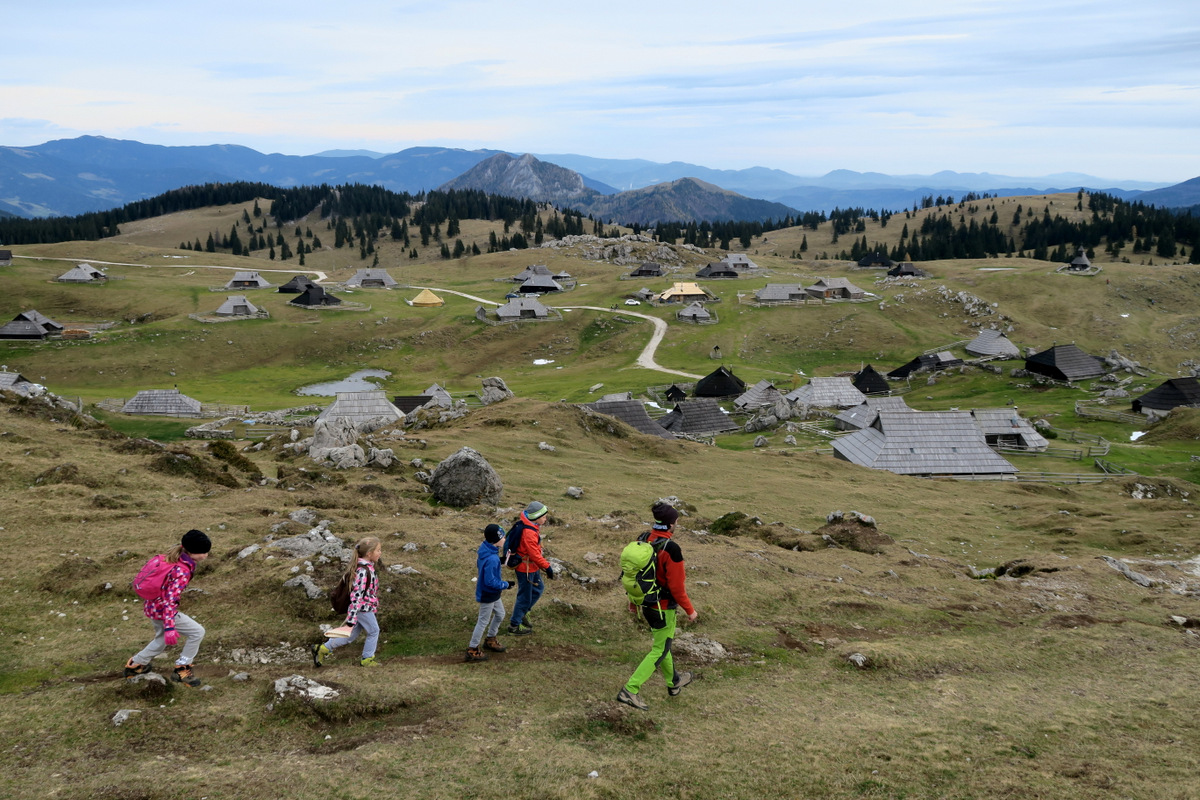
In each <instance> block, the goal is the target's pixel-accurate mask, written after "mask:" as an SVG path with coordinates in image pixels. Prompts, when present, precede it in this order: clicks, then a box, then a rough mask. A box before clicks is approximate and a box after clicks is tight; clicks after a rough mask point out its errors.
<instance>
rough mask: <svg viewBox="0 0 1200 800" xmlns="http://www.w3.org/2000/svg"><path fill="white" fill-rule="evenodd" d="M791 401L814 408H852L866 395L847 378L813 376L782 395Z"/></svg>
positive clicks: (862, 401)
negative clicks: (797, 387)
mask: <svg viewBox="0 0 1200 800" xmlns="http://www.w3.org/2000/svg"><path fill="white" fill-rule="evenodd" d="M784 397H786V398H787V399H788V400H790V401H792V402H793V403H803V404H804V405H807V406H813V407H814V408H853V407H854V406H857V405H860V404H861V403H864V402H866V399H867V396H866V395H864V394H863V393H862V392H860V391H859V390H858V389H855V388H854V384H853V383H851V382H850V379H849V378H845V377H841V378H813V379H811V380H810V381H809V382H808V383H806V384H805V385H803V386H801V387H800V388H799V389H795V390H793V391H790V392H788V393H787V394H785V395H784Z"/></svg>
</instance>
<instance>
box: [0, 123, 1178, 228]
mask: <svg viewBox="0 0 1200 800" xmlns="http://www.w3.org/2000/svg"><path fill="white" fill-rule="evenodd" d="M484 162H487V163H486V165H484ZM481 166H482V167H483V172H479V171H475V172H472V170H473V169H474V168H477V167H481ZM231 181H252V182H262V183H269V184H272V185H276V186H283V187H288V186H302V185H313V184H322V183H324V184H330V185H338V184H346V183H365V184H373V185H379V186H382V187H384V188H386V189H390V190H392V191H397V192H410V193H417V192H421V191H424V190H429V189H435V188H440V187H446V188H451V187H455V186H461V187H465V186H470V187H472V188H481V189H484V190H486V191H491V192H497V193H505V194H508V193H512V194H514V195H515V196H529V197H534V198H535V199H545V200H547V201H550V202H554V203H556V204H561V205H569V206H571V207H574V208H577V209H579V210H582V211H585V212H587V213H591V214H593V215H596V216H599V217H602V218H605V219H616V220H617V221H620V222H634V221H638V222H642V223H647V222H651V221H654V220H656V219H668V218H670V219H709V220H717V219H745V220H754V219H766V218H767V217H772V218H776V219H778V218H780V217H782V216H785V215H787V214H788V213H793V214H794V213H795V212H796V211H801V212H803V211H826V212H828V211H830V210H832V209H833V208H835V207H840V208H848V207H854V206H861V207H863V208H876V209H881V210H882V209H893V210H895V209H902V208H906V207H911V206H912V205H913V204H914V203H919V202H920V200H921V198H923V197H926V196H928V197H934V196H938V195H942V196H951V195H953V196H956V197H960V196H962V195H963V194H966V193H967V192H975V193H984V192H988V193H991V194H995V195H1024V194H1045V193H1049V192H1053V191H1066V190H1074V189H1076V188H1079V187H1085V188H1089V189H1097V190H1101V191H1105V192H1108V193H1110V194H1113V195H1116V196H1118V197H1122V198H1124V199H1144V200H1145V201H1146V202H1148V203H1149V202H1153V203H1156V204H1158V205H1163V206H1169V207H1188V206H1192V205H1195V204H1197V203H1200V179H1196V180H1193V181H1188V182H1186V183H1182V184H1178V185H1176V186H1172V187H1168V186H1166V185H1165V184H1161V183H1152V182H1145V181H1109V180H1105V179H1101V178H1096V177H1094V176H1089V175H1082V174H1077V173H1060V174H1056V175H1050V176H1044V177H1041V178H1030V177H1022V178H1013V177H1008V176H1001V175H992V174H989V173H956V172H939V173H936V174H934V175H885V174H882V173H860V172H854V171H851V170H835V171H833V172H830V173H828V174H826V175H823V176H819V177H803V176H798V175H793V174H791V173H788V172H784V171H782V170H777V169H768V168H765V167H751V168H749V169H743V170H717V169H711V168H708V167H703V166H700V165H695V164H686V163H683V162H671V163H667V164H661V163H655V162H651V161H645V160H641V159H601V158H592V157H589V156H582V155H570V154H558V155H541V156H538V155H529V154H525V155H521V156H514V155H512V154H509V153H506V152H503V151H499V150H462V149H456V148H444V147H413V148H408V149H406V150H401V151H399V152H397V153H391V154H379V153H374V152H370V151H358V150H356V151H327V152H325V153H320V154H317V155H309V156H290V155H282V154H279V153H273V154H269V155H268V154H263V153H260V152H258V151H256V150H253V149H251V148H248V147H242V146H239V145H227V144H226V145H206V146H187V147H167V146H163V145H151V144H143V143H141V142H135V141H127V140H118V139H109V138H104V137H96V136H81V137H78V138H75V139H61V140H55V141H51V142H46V143H44V144H40V145H35V146H31V147H0V213H5V212H7V213H11V214H15V215H18V216H24V217H43V216H63V215H75V214H81V213H86V212H89V211H101V210H105V209H109V208H114V207H118V206H121V205H124V204H126V203H129V202H133V201H135V200H141V199H145V198H149V197H154V196H156V195H158V194H161V193H163V192H166V191H169V190H171V189H175V188H179V187H181V186H187V185H194V184H203V183H221V182H231ZM522 182H524V183H522ZM522 186H524V187H525V188H522ZM535 189H536V190H537V191H542V192H546V194H544V195H542V196H537V195H535V194H530V193H528V192H532V191H534V190H535ZM1155 190H1158V191H1161V192H1164V194H1161V195H1158V196H1157V199H1152V198H1155V197H1156V195H1155Z"/></svg>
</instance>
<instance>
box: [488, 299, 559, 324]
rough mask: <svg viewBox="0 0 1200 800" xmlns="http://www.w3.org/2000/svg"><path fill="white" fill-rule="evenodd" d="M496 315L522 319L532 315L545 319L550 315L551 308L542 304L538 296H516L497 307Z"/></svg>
mask: <svg viewBox="0 0 1200 800" xmlns="http://www.w3.org/2000/svg"><path fill="white" fill-rule="evenodd" d="M496 315H497V316H498V317H500V319H521V318H522V317H530V316H532V317H534V318H536V319H543V318H545V317H548V316H550V309H548V308H546V307H545V306H544V305H542V304H541V302H539V301H538V299H537V298H536V297H514V298H513V299H512V300H509V301H508V302H507V303H505V304H504V305H502V306H500V307H499V308H497V309H496Z"/></svg>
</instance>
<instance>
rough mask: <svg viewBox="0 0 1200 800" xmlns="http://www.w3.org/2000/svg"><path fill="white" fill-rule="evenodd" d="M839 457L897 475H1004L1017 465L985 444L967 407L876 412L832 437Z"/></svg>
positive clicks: (983, 476)
mask: <svg viewBox="0 0 1200 800" xmlns="http://www.w3.org/2000/svg"><path fill="white" fill-rule="evenodd" d="M833 451H834V455H835V456H836V457H838V458H841V459H843V460H845V461H849V462H851V463H853V464H859V465H860V466H864V467H870V468H872V469H881V470H887V471H888V472H894V473H896V474H898V475H961V476H973V477H977V478H993V479H994V478H1004V477H1006V476H1010V475H1014V474H1016V472H1017V468H1016V467H1014V466H1013V465H1012V464H1010V463H1008V462H1007V461H1005V460H1004V459H1003V458H1001V457H1000V456H999V455H997V454H996V453H995V452H993V451H992V449H991V448H990V447H988V446H987V442H986V440H985V439H984V436H983V432H982V431H980V430H979V427H978V426H977V425H976V423H975V419H974V417H972V416H971V414H970V413H969V412H967V411H912V410H909V411H887V410H884V411H880V412H879V418H878V419H877V420H876V422H875V424H874V426H873V427H870V428H864V429H862V430H860V431H855V432H854V433H851V434H847V435H846V436H843V437H840V438H838V439H834V440H833Z"/></svg>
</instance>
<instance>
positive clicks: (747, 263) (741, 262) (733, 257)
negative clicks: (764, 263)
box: [721, 253, 758, 269]
mask: <svg viewBox="0 0 1200 800" xmlns="http://www.w3.org/2000/svg"><path fill="white" fill-rule="evenodd" d="M721 261H723V262H724V263H726V264H732V265H733V266H734V267H736V268H737V269H758V264H755V263H754V262H753V261H751V260H750V256H748V255H746V254H745V253H726V254H725V255H724V256H722V257H721Z"/></svg>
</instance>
